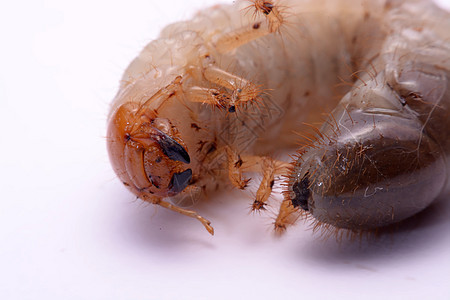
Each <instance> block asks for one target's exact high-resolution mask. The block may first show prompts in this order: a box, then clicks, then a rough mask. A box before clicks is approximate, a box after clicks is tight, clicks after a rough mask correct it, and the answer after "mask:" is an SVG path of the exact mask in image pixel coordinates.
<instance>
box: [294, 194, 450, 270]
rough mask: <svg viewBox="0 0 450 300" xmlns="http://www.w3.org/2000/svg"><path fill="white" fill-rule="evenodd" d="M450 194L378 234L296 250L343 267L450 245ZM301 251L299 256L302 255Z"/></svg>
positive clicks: (325, 242)
mask: <svg viewBox="0 0 450 300" xmlns="http://www.w3.org/2000/svg"><path fill="white" fill-rule="evenodd" d="M449 229H450V195H447V196H444V197H440V198H439V199H436V201H435V202H434V203H433V204H432V205H430V206H429V207H428V208H427V209H425V210H424V211H423V212H421V213H419V214H417V215H416V216H414V217H412V218H410V219H408V220H405V221H404V222H402V223H400V224H398V225H396V226H394V227H391V228H387V229H385V230H383V231H381V232H379V233H378V234H368V235H366V236H363V237H357V238H355V239H354V240H350V239H345V238H344V239H342V240H340V241H338V240H336V239H335V238H334V237H329V238H328V239H326V240H324V239H320V238H318V239H316V240H315V241H314V242H312V243H309V244H307V245H305V244H302V245H300V246H299V248H297V249H296V251H298V252H301V253H302V260H304V259H305V258H306V259H308V260H310V261H315V262H317V263H320V264H327V265H330V264H331V265H333V264H334V265H342V264H349V263H350V262H351V263H358V262H367V261H370V260H380V259H383V260H397V259H399V258H401V257H403V256H405V255H408V256H409V255H416V254H417V253H421V252H423V251H424V250H426V249H427V248H430V247H436V246H437V245H439V244H440V243H443V242H446V241H447V242H448V239H449V237H450V231H449ZM298 252H297V253H298Z"/></svg>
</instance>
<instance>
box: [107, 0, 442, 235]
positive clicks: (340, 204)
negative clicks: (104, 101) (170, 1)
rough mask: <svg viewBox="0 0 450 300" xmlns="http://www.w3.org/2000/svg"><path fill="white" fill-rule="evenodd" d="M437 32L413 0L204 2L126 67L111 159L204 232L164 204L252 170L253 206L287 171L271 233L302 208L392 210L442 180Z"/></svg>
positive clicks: (343, 214)
mask: <svg viewBox="0 0 450 300" xmlns="http://www.w3.org/2000/svg"><path fill="white" fill-rule="evenodd" d="M252 11H253V12H254V13H251V12H252ZM249 12H250V13H249ZM449 38H450V18H449V14H448V13H446V12H444V11H442V10H440V9H438V8H437V7H435V6H434V5H433V4H432V3H431V2H429V1H425V0H415V1H399V0H386V1H381V0H380V1H362V0H358V1H350V0H341V1H333V0H319V1H306V0H305V1H301V0H297V1H294V0H292V1H283V2H282V3H281V4H280V3H278V2H275V1H258V0H254V1H250V3H249V2H247V3H246V2H244V1H239V2H238V3H237V4H236V5H233V6H229V5H218V6H214V7H212V8H209V9H206V10H204V11H201V12H199V13H198V14H197V15H196V16H195V17H194V18H193V19H192V20H190V21H186V22H180V23H175V24H172V25H170V26H168V27H166V28H165V29H164V30H163V31H162V33H161V35H160V38H159V39H157V40H155V41H153V42H151V43H150V44H148V45H147V46H146V47H145V48H144V50H143V51H142V52H141V53H140V55H139V56H138V57H137V58H136V59H135V60H134V61H133V62H132V63H131V65H130V66H129V67H128V69H127V70H126V72H125V74H124V77H123V80H122V83H121V86H120V90H119V92H118V94H117V96H116V98H115V99H114V101H113V104H112V107H111V112H110V114H109V126H108V134H107V137H108V150H109V154H110V158H111V162H112V165H113V168H114V170H115V172H116V173H117V175H118V177H119V178H120V179H121V181H122V182H123V183H124V184H125V185H126V186H127V187H128V189H130V190H131V191H132V192H133V193H134V194H135V195H137V196H138V197H139V198H141V199H143V200H145V201H148V202H151V203H154V204H157V205H160V206H163V207H166V208H168V209H171V210H174V211H177V212H179V213H182V214H184V215H188V216H191V217H194V218H196V219H198V220H199V221H200V222H202V224H203V225H204V226H205V228H206V229H207V230H208V231H209V232H210V233H211V234H212V233H213V228H212V227H211V225H210V222H209V221H208V220H207V219H205V218H203V217H202V216H200V215H198V214H197V213H196V212H195V211H192V210H187V209H184V208H181V207H179V206H177V205H176V203H180V202H182V201H184V200H186V199H201V198H202V197H205V195H206V194H208V193H210V192H212V191H214V190H216V189H219V188H220V187H222V186H224V185H227V184H228V183H231V184H232V185H234V186H236V187H238V188H242V189H243V188H245V187H246V185H247V182H248V180H246V179H245V178H244V177H243V175H242V174H243V172H248V171H256V172H260V173H261V174H262V180H261V183H260V185H259V189H258V191H257V193H256V200H255V201H254V203H253V209H263V208H264V206H265V205H266V203H267V200H268V198H269V196H270V193H271V190H272V186H273V183H274V178H275V176H276V175H277V174H280V175H283V174H288V173H289V175H288V176H287V177H288V180H287V182H286V186H287V188H286V189H287V190H286V191H285V200H284V201H283V202H282V204H281V208H280V212H279V215H278V217H277V219H276V221H275V229H277V230H283V229H284V228H286V226H287V225H290V224H292V223H293V222H294V220H295V216H296V215H297V214H298V212H299V211H300V210H306V211H308V212H309V213H310V214H312V215H313V216H314V217H315V218H317V220H318V221H319V222H323V223H328V224H331V225H333V226H336V227H339V228H348V229H353V230H359V229H371V228H375V227H382V226H386V225H389V224H391V223H393V222H398V221H401V220H403V219H405V218H408V217H410V216H412V215H414V214H415V213H417V212H419V211H421V210H423V209H424V208H425V207H426V206H427V205H428V204H430V203H431V201H433V199H435V198H436V197H437V196H438V195H439V194H440V193H441V192H442V191H443V190H445V186H446V185H447V182H448V179H447V172H448V169H449V164H448V163H447V161H446V156H447V155H448V153H449V152H450V142H449V139H448V138H449V135H450V133H449V132H450V130H449V126H450V120H449V113H448V109H449V102H450V91H449V88H448V87H447V80H448V78H449V72H450V43H449ZM324 113H326V114H328V119H327V120H325V122H324V119H323V118H324V117H323V114H324ZM322 123H323V125H322V127H321V128H320V130H318V129H317V128H316V127H315V126H316V125H320V124H322ZM305 124H306V125H305ZM305 128H312V130H313V131H314V132H315V134H314V137H311V138H309V137H307V135H306V134H302V133H301V135H303V136H305V138H306V139H308V140H310V142H308V143H307V145H306V146H305V147H302V149H300V150H299V157H298V159H296V160H295V161H294V162H293V163H292V164H287V163H284V162H279V161H276V160H274V159H271V158H270V157H271V155H272V154H273V153H274V151H276V150H279V149H289V148H290V147H293V146H294V145H295V142H296V141H297V140H298V136H296V133H295V131H299V130H300V131H304V129H305Z"/></svg>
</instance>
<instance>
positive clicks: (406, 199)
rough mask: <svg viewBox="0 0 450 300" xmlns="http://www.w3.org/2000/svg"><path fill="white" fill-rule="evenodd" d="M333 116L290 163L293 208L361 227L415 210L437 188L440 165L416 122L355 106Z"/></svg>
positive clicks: (438, 154)
mask: <svg viewBox="0 0 450 300" xmlns="http://www.w3.org/2000/svg"><path fill="white" fill-rule="evenodd" d="M336 120H337V121H335V120H334V118H333V120H329V122H328V123H327V124H326V125H325V126H324V128H322V130H321V131H322V132H323V133H324V137H323V139H322V140H319V141H317V142H316V143H314V144H313V145H311V146H310V147H309V148H308V149H307V150H306V151H305V152H304V153H301V156H300V157H299V159H298V160H297V161H296V162H295V164H294V169H293V172H292V174H291V176H290V179H289V182H288V191H287V193H286V196H287V198H288V200H289V201H291V203H292V204H293V206H294V207H299V208H301V209H303V210H306V211H308V212H309V213H311V214H312V215H313V216H314V217H315V219H317V220H318V221H319V222H321V223H327V224H331V225H333V226H335V227H338V228H347V229H352V230H366V229H372V228H377V227H383V226H387V225H390V224H392V223H395V222H399V221H401V220H403V219H406V218H408V217H410V216H412V215H414V214H416V213H418V212H419V211H421V210H422V209H424V208H425V207H426V206H428V205H429V203H430V202H431V201H433V200H434V198H435V197H436V196H437V195H438V194H439V193H440V192H441V190H442V188H443V186H444V184H445V178H446V176H447V175H446V167H445V162H444V160H443V157H442V154H441V150H440V148H439V146H438V145H437V144H436V143H435V142H434V141H433V139H431V138H430V137H428V136H427V135H426V133H424V132H423V131H422V127H421V125H420V123H419V122H417V120H415V119H413V118H412V119H409V118H405V117H403V116H399V115H394V114H383V113H367V112H363V111H362V110H358V109H355V110H353V111H352V112H343V113H342V115H337V117H336ZM326 136H328V137H326Z"/></svg>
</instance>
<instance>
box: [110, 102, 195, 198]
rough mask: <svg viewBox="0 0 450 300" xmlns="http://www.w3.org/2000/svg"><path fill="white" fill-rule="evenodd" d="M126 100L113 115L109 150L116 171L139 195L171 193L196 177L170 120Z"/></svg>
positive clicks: (174, 193) (163, 195) (180, 189)
mask: <svg viewBox="0 0 450 300" xmlns="http://www.w3.org/2000/svg"><path fill="white" fill-rule="evenodd" d="M140 107H141V106H140V105H138V104H137V103H126V104H123V105H122V106H120V107H119V108H118V109H116V111H115V112H114V113H113V114H112V115H111V117H110V121H109V124H108V133H107V139H108V152H109V157H110V160H111V163H112V165H113V168H114V171H115V172H116V174H117V175H118V177H119V178H120V179H121V180H122V182H123V183H124V184H125V185H126V186H127V187H128V188H129V189H130V190H131V191H132V192H134V193H135V194H136V195H138V196H141V197H143V196H149V195H155V196H158V197H170V196H174V195H176V194H178V193H179V192H181V191H182V190H184V189H185V188H186V186H187V185H188V184H189V183H190V181H191V178H192V171H191V169H190V168H189V166H188V164H189V163H190V157H189V154H188V152H187V150H186V147H185V146H184V144H183V142H182V140H181V139H180V138H179V137H178V136H177V131H176V128H175V127H174V126H172V124H171V123H170V121H169V120H167V119H163V118H157V117H154V116H148V115H147V114H145V113H142V112H140Z"/></svg>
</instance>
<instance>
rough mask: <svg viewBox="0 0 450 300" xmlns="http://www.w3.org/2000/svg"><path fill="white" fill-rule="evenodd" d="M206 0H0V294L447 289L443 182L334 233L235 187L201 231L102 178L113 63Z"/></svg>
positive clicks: (404, 293)
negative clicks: (403, 205) (390, 218)
mask: <svg viewBox="0 0 450 300" xmlns="http://www.w3.org/2000/svg"><path fill="white" fill-rule="evenodd" d="M125 2H126V3H125ZM214 2H215V1H206V0H203V1H200V0H199V1H192V0H191V1H189V4H183V1H174V0H171V1H167V3H168V4H165V3H166V2H165V1H154V0H145V1H138V0H134V1H112V0H111V1H92V0H91V1H86V0H83V1H81V0H80V1H57V0H47V1H44V0H39V1H31V0H30V1H22V2H19V1H8V2H7V3H6V1H5V3H3V4H2V7H1V11H0V37H1V46H0V54H1V55H0V76H1V77H0V112H1V114H0V133H1V137H0V139H1V142H0V146H1V147H0V191H1V199H0V299H46V300H49V299H275V298H277V299H280V298H285V299H327V298H328V299H331V298H333V299H336V298H345V299H359V298H365V299H399V298H404V299H423V298H430V299H450V205H449V201H448V198H447V199H443V200H440V201H437V202H436V203H435V204H434V205H432V207H430V208H429V209H428V210H427V211H426V212H425V213H423V214H421V215H420V216H419V217H418V218H417V219H415V221H414V222H410V223H407V224H405V225H404V226H403V227H401V228H400V229H399V230H397V231H396V232H395V233H393V234H389V235H385V236H382V237H381V238H379V239H377V240H372V241H371V242H361V243H358V242H354V243H350V242H343V243H337V242H336V241H335V240H333V239H330V240H327V241H323V240H320V239H318V237H317V236H315V235H312V232H311V230H309V229H308V225H307V224H303V223H300V224H298V225H297V226H296V227H295V228H292V229H291V230H289V231H288V232H287V234H286V235H285V236H283V237H282V238H274V237H273V235H272V234H271V230H270V229H271V226H270V225H271V224H270V223H271V222H272V219H271V217H272V216H271V214H270V213H269V214H263V215H261V216H258V215H251V214H249V205H250V203H251V201H252V200H251V195H246V194H241V193H238V192H236V193H235V194H232V195H231V196H230V195H228V196H227V195H223V196H222V197H218V198H216V199H213V200H211V201H209V202H208V203H205V204H204V205H201V206H200V207H199V208H198V209H199V211H200V212H201V213H202V214H203V215H205V216H207V217H208V218H209V219H211V220H212V221H213V225H214V227H215V230H216V235H215V236H214V237H212V236H210V235H209V234H207V232H206V231H205V230H204V229H203V227H202V226H201V225H200V224H199V223H198V222H196V221H195V220H192V219H189V218H186V217H182V216H180V215H177V214H174V213H172V212H169V211H166V210H164V209H161V208H159V209H157V208H155V207H153V206H149V205H144V204H142V202H140V201H136V200H135V198H134V197H133V196H132V195H131V194H130V193H129V192H128V191H127V190H125V188H124V187H123V186H122V184H121V183H120V182H119V181H118V180H117V179H116V177H115V175H114V173H113V172H112V170H111V168H110V165H109V161H108V157H107V154H106V148H105V138H104V136H105V127H106V115H107V112H108V104H109V102H110V100H111V99H112V98H113V96H114V94H115V93H116V91H117V88H118V81H119V79H120V77H121V74H122V72H123V70H124V69H125V67H126V66H127V64H128V63H129V62H130V61H131V59H132V58H133V57H135V56H136V55H137V53H138V52H139V51H140V49H141V48H142V47H143V46H144V45H145V44H146V43H148V42H149V41H150V40H152V39H154V38H156V37H157V34H158V32H159V31H160V30H161V29H162V27H163V26H164V25H166V24H168V23H171V22H173V21H175V20H180V19H185V18H188V17H190V16H191V15H192V14H193V13H194V12H195V11H196V10H198V9H199V8H202V7H204V6H205V5H209V4H211V3H214ZM229 2H231V1H229ZM448 2H450V1H447V5H448V4H449V3H448Z"/></svg>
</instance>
